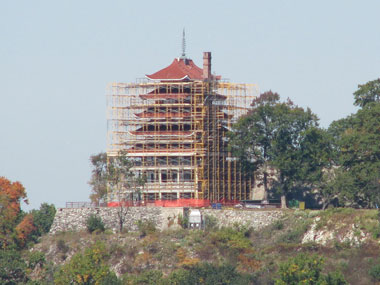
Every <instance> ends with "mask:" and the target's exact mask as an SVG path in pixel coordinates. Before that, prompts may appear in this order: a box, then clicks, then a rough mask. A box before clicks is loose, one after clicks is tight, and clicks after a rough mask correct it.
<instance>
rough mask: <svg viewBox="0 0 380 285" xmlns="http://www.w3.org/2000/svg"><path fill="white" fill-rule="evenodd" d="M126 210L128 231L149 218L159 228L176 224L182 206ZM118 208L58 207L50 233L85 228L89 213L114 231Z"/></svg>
mask: <svg viewBox="0 0 380 285" xmlns="http://www.w3.org/2000/svg"><path fill="white" fill-rule="evenodd" d="M123 209H124V210H126V219H125V222H124V225H123V227H124V229H126V230H128V231H136V230H137V221H139V220H143V221H144V220H150V221H153V222H154V224H155V225H156V227H157V228H158V229H160V230H163V229H165V228H167V227H168V226H173V227H175V226H178V223H176V222H175V221H177V219H178V215H179V214H182V212H183V210H182V208H160V207H130V208H123ZM118 211H119V208H60V209H58V210H57V213H56V215H55V217H54V222H53V225H52V226H51V229H50V233H57V232H60V231H81V230H86V220H87V218H88V217H89V216H90V215H91V214H96V215H98V216H99V217H100V218H101V219H102V221H103V223H104V225H105V226H106V228H109V229H111V230H112V231H114V232H116V231H118V229H119V218H118Z"/></svg>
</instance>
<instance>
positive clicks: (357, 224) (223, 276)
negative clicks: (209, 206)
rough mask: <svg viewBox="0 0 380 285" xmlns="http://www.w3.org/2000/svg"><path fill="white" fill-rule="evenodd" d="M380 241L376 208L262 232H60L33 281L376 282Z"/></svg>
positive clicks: (286, 222) (42, 247) (307, 218)
mask: <svg viewBox="0 0 380 285" xmlns="http://www.w3.org/2000/svg"><path fill="white" fill-rule="evenodd" d="M311 235H312V236H313V239H314V240H313V241H312V240H310V236H311ZM308 236H309V239H307V238H306V237H308ZM379 237H380V224H379V217H378V211H377V210H353V209H344V208H341V209H331V210H327V211H291V210H288V211H286V215H285V216H284V218H283V219H282V220H279V221H277V222H275V223H273V224H272V225H270V226H268V227H266V228H264V229H262V230H257V231H254V230H252V229H250V228H246V227H244V226H241V225H235V226H234V227H232V228H216V227H215V226H214V223H213V221H212V220H211V221H210V222H209V223H208V225H207V228H206V229H205V230H190V229H177V230H171V229H168V230H166V231H162V232H159V231H156V230H155V228H154V226H153V225H152V224H149V223H145V224H144V223H141V224H140V225H139V231H138V232H129V233H128V232H125V233H118V234H114V233H112V232H110V231H107V230H105V231H104V232H103V231H97V230H95V231H93V232H92V233H89V232H84V231H83V232H79V233H77V232H62V233H58V234H55V235H46V236H44V237H43V238H42V239H41V241H40V242H39V243H38V244H36V245H35V246H34V247H33V249H32V250H31V252H32V253H34V254H36V253H37V252H41V253H45V255H44V262H43V263H41V264H40V265H39V266H37V267H35V268H34V270H33V271H32V272H31V274H30V278H31V279H34V280H36V281H38V282H39V283H42V282H46V283H49V281H52V280H55V282H56V283H57V284H67V282H72V281H74V282H76V283H77V284H93V283H94V284H95V281H96V280H98V281H99V282H100V283H99V284H202V283H203V284H274V283H276V284H291V282H290V281H291V280H293V281H294V280H296V281H297V280H298V281H297V282H296V283H294V284H298V282H301V281H302V280H304V281H305V280H308V281H307V282H306V283H305V284H317V283H318V282H319V283H318V284H346V283H345V282H348V283H349V284H375V282H376V281H378V280H380V270H379V269H380V260H378V252H379V250H380V246H379ZM90 264H91V266H90ZM86 280H87V281H90V280H92V281H93V283H92V281H91V282H89V283H86ZM286 280H287V281H286ZM102 282H103V283H102ZM104 282H106V283H104ZM228 282H230V283H228ZM283 282H285V283H283ZM321 282H322V283H321Z"/></svg>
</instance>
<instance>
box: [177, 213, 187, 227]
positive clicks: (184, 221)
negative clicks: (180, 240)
mask: <svg viewBox="0 0 380 285" xmlns="http://www.w3.org/2000/svg"><path fill="white" fill-rule="evenodd" d="M178 224H179V225H180V226H181V227H182V228H183V229H187V227H188V225H189V217H188V216H182V215H181V214H179V215H178Z"/></svg>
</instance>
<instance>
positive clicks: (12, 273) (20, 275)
mask: <svg viewBox="0 0 380 285" xmlns="http://www.w3.org/2000/svg"><path fill="white" fill-rule="evenodd" d="M26 270H27V264H26V263H25V261H24V260H23V259H22V258H21V254H20V252H19V251H16V250H0V283H1V284H26V282H27V280H28V278H27V274H26Z"/></svg>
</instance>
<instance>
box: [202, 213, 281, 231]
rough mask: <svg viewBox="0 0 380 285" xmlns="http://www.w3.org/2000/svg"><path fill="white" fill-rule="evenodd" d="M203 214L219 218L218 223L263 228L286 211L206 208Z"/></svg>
mask: <svg viewBox="0 0 380 285" xmlns="http://www.w3.org/2000/svg"><path fill="white" fill-rule="evenodd" d="M201 212H202V216H207V215H208V216H212V217H215V218H216V220H217V223H218V224H217V225H218V226H219V227H221V226H225V227H226V226H227V227H230V226H233V225H234V224H236V223H237V224H240V225H245V226H247V227H252V228H254V229H261V228H263V227H266V226H269V225H270V224H272V223H273V222H275V221H277V220H279V219H281V218H282V217H283V216H284V212H283V211H281V210H241V209H236V210H235V209H234V210H212V209H204V210H202V211H201Z"/></svg>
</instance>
